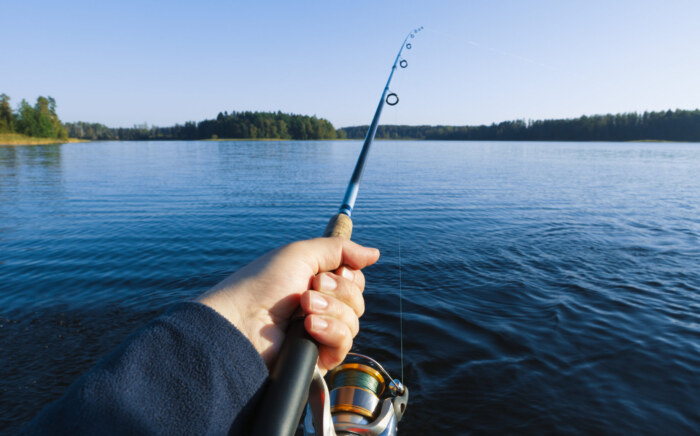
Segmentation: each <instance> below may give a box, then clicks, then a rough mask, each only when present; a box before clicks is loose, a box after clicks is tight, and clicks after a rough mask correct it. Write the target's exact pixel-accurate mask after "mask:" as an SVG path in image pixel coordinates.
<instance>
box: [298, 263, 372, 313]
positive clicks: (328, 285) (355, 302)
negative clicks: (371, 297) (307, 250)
mask: <svg viewBox="0 0 700 436" xmlns="http://www.w3.org/2000/svg"><path fill="white" fill-rule="evenodd" d="M311 288H312V289H314V290H316V291H319V292H322V293H323V294H326V295H330V296H332V297H335V298H336V299H338V300H340V301H342V302H343V303H345V304H347V305H348V306H350V307H351V308H352V310H354V311H355V314H357V316H358V317H359V316H362V314H363V313H365V299H364V298H362V290H361V289H360V288H359V287H358V286H357V284H356V283H355V282H353V281H350V280H348V279H346V278H345V277H342V276H339V275H337V274H333V273H331V272H325V273H321V274H318V275H316V276H315V277H314V278H313V279H312V280H311Z"/></svg>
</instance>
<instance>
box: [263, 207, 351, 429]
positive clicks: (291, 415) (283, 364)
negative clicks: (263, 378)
mask: <svg viewBox="0 0 700 436" xmlns="http://www.w3.org/2000/svg"><path fill="white" fill-rule="evenodd" d="M351 235H352V220H351V219H350V217H349V216H347V215H345V214H344V213H339V214H337V215H334V216H333V217H332V218H331V219H330V221H328V225H327V226H326V230H325V231H324V232H323V236H324V237H329V236H342V237H344V238H347V239H350V236H351ZM317 362H318V345H317V344H316V342H314V340H313V339H312V338H311V336H310V335H309V334H308V333H307V332H306V328H304V318H296V319H293V320H292V321H291V322H290V324H289V328H288V329H287V334H286V336H285V338H284V342H283V343H282V348H281V349H280V353H279V356H278V357H277V361H276V362H275V364H274V366H273V368H272V371H271V372H270V379H269V381H268V384H267V387H266V388H265V392H264V393H263V397H262V399H261V400H260V403H259V405H258V410H257V413H256V416H255V418H254V422H253V428H252V429H253V431H252V432H251V434H252V435H255V436H258V435H260V436H293V435H294V433H295V432H296V430H297V427H298V425H299V421H300V420H301V415H302V413H303V412H304V407H305V406H306V402H307V401H308V397H309V386H310V385H311V379H312V377H313V374H314V368H315V367H316V363H317Z"/></svg>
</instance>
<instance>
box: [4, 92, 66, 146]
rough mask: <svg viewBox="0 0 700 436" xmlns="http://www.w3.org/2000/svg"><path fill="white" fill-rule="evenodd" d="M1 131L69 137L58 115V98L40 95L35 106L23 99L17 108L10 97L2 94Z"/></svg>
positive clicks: (39, 135) (49, 136)
mask: <svg viewBox="0 0 700 436" xmlns="http://www.w3.org/2000/svg"><path fill="white" fill-rule="evenodd" d="M0 133H21V134H23V135H27V136H35V137H39V138H58V139H66V138H68V133H67V132H66V129H65V128H64V127H63V124H61V120H59V119H58V115H56V100H54V99H53V98H51V97H39V98H37V99H36V104H34V106H32V105H30V104H29V103H27V101H26V100H22V101H21V102H20V104H19V106H18V107H17V109H16V110H14V111H13V110H12V107H11V106H10V97H9V96H8V95H7V94H0Z"/></svg>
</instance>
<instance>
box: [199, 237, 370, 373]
mask: <svg viewBox="0 0 700 436" xmlns="http://www.w3.org/2000/svg"><path fill="white" fill-rule="evenodd" d="M377 259H379V250H377V249H375V248H368V247H363V246H361V245H358V244H356V243H354V242H352V241H350V240H348V239H344V238H340V237H333V238H317V239H311V240H307V241H299V242H294V243H292V244H289V245H286V246H284V247H282V248H279V249H277V250H274V251H271V252H269V253H267V254H266V255H264V256H262V257H260V258H258V259H257V260H255V261H253V262H252V263H250V264H249V265H247V266H245V267H243V268H242V269H240V270H239V271H238V272H236V273H235V274H233V275H231V276H229V277H228V278H226V279H225V280H223V281H222V282H221V283H219V284H218V285H216V286H214V287H213V288H212V289H211V290H209V291H208V292H207V293H205V294H204V295H202V296H201V297H200V298H199V301H200V302H201V303H202V304H205V305H207V306H209V307H211V308H212V309H214V310H215V311H217V312H218V313H219V314H221V315H222V316H224V317H225V318H226V319H228V320H229V321H230V322H231V323H232V324H233V325H235V326H236V327H237V328H238V330H240V331H241V333H243V334H244V335H245V336H246V337H247V338H248V339H249V340H250V342H251V343H252V344H253V346H254V347H255V349H256V350H257V351H258V352H259V353H260V355H261V356H262V358H263V360H264V361H265V364H266V365H267V366H268V368H271V367H272V365H273V363H274V361H275V359H276V358H277V354H278V352H279V349H280V347H281V346H282V342H283V341H284V336H285V332H286V330H287V326H288V324H289V321H290V318H291V317H292V315H293V314H294V312H295V311H296V310H297V308H298V307H301V310H302V311H303V312H304V313H306V314H307V315H308V316H307V317H306V319H305V320H304V326H305V328H306V331H307V332H309V334H310V335H311V336H312V337H313V338H314V339H315V340H316V342H318V343H319V359H318V364H319V368H320V369H321V370H329V369H331V368H334V367H335V366H337V365H339V364H340V363H341V362H342V361H343V359H345V356H346V355H347V353H348V351H350V348H351V347H352V339H353V338H354V337H355V335H357V332H358V331H359V317H360V316H362V313H363V312H364V299H363V298H362V292H363V290H364V288H365V277H364V275H363V274H362V271H361V269H362V268H364V267H366V266H369V265H372V264H374V263H375V262H376V261H377Z"/></svg>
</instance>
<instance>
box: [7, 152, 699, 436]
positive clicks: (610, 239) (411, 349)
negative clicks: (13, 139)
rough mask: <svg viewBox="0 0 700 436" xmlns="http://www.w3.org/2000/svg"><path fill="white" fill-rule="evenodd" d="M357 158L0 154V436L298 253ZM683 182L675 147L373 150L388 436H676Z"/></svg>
mask: <svg viewBox="0 0 700 436" xmlns="http://www.w3.org/2000/svg"><path fill="white" fill-rule="evenodd" d="M359 148H360V143H359V142H354V141H338V142H324V141H319V142H104V143H88V144H65V145H59V146H34V147H0V348H1V349H2V353H0V368H2V377H0V429H2V428H4V429H5V431H6V432H12V431H14V430H17V429H18V428H19V427H20V426H21V425H22V424H23V423H24V422H26V421H27V420H29V419H31V418H32V416H33V415H35V414H36V412H37V411H38V410H40V409H41V408H42V407H43V406H44V405H45V404H47V402H50V401H51V400H53V399H55V398H57V397H58V396H60V395H61V394H62V392H64V391H65V389H66V387H67V386H68V385H69V384H70V383H71V382H72V381H73V380H74V379H75V378H76V377H77V376H78V375H80V374H81V373H83V372H84V371H85V370H87V369H88V368H89V367H90V366H91V365H92V364H93V363H94V362H95V360H96V359H98V358H99V357H100V356H102V355H104V354H105V353H107V352H109V351H110V350H111V349H112V348H114V347H115V346H116V345H117V344H118V343H119V342H121V340H123V339H124V337H125V336H126V335H128V334H129V333H130V332H131V331H133V330H135V329H136V328H138V327H139V326H141V325H143V324H144V323H145V322H147V320H149V319H152V318H153V317H155V316H157V314H159V313H161V312H162V311H163V310H164V309H165V308H167V307H168V306H170V305H171V304H173V303H175V302H177V301H181V300H183V299H188V298H192V297H194V296H196V295H198V294H200V293H201V292H203V291H204V290H206V289H207V288H208V287H210V286H212V285H213V284H215V283H216V282H217V281H218V280H220V279H221V278H223V277H225V276H226V275H227V274H228V273H230V272H232V271H234V270H236V269H237V268H239V267H240V266H242V265H244V264H246V263H247V262H249V261H250V260H252V259H254V258H255V257H257V256H258V255H260V254H262V253H264V252H266V251H268V250H269V249H271V248H273V247H276V246H279V245H281V244H284V243H287V242H289V241H292V240H295V239H299V238H308V237H314V236H317V235H319V234H320V233H321V231H322V230H323V228H324V227H325V224H326V221H327V220H328V218H329V217H330V216H331V215H332V214H333V213H334V212H335V210H336V208H337V206H338V205H339V202H340V200H341V198H342V195H343V193H344V189H345V184H346V183H347V179H348V178H349V176H350V173H351V171H352V166H353V165H354V161H355V159H356V156H357V153H358V152H359ZM699 170H700V145H699V144H619V143H616V144H613V143H522V142H520V143H504V142H501V143H499V142H427V141H426V142H391V141H381V142H377V143H376V144H375V148H374V149H373V150H372V155H371V157H370V159H369V163H368V167H367V169H366V172H365V179H364V181H363V185H362V188H361V191H360V196H359V199H358V202H357V205H356V213H355V216H354V221H355V232H354V238H355V240H357V241H358V242H361V243H365V244H369V245H374V246H376V247H378V248H380V250H381V251H382V258H381V260H380V262H379V264H378V265H376V266H374V267H371V268H369V269H368V270H367V271H366V275H367V282H368V285H367V291H366V301H367V313H366V315H365V317H364V318H363V320H362V331H361V334H360V335H359V336H358V338H357V339H356V350H358V351H360V352H365V353H367V354H370V355H373V356H375V357H376V358H378V359H379V360H381V361H382V362H384V363H386V365H387V367H388V368H389V369H390V371H392V372H394V373H396V374H397V375H399V374H401V368H400V358H399V355H400V340H399V337H400V335H399V332H400V329H399V327H400V325H399V318H398V308H399V288H401V289H402V295H403V308H404V325H403V329H404V353H405V355H404V362H405V368H404V379H405V383H406V384H407V385H408V386H409V388H410V389H411V400H410V402H409V408H408V411H407V414H406V416H405V418H404V421H403V422H402V425H401V430H402V433H403V434H486V433H488V434H513V433H567V434H620V433H643V434H691V433H695V432H696V431H697V428H699V426H700V407H699V406H700V400H698V399H699V398H700V294H699V290H700V206H699V205H700V177H699V176H698V174H699ZM399 265H400V266H401V268H400V269H399ZM399 277H401V280H399Z"/></svg>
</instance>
